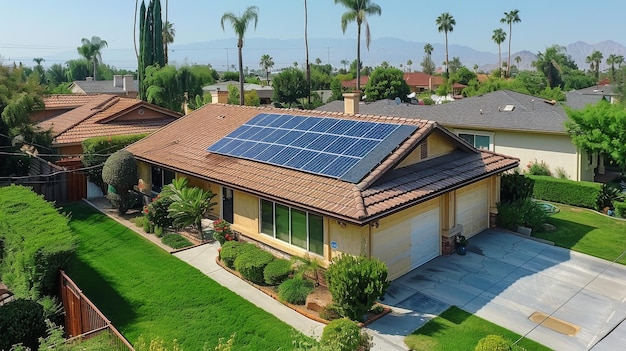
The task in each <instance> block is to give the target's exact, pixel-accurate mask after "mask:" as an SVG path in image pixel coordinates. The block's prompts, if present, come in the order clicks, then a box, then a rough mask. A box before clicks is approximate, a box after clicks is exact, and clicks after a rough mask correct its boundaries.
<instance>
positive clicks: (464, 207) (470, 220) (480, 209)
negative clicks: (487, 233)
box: [456, 181, 489, 237]
mask: <svg viewBox="0 0 626 351" xmlns="http://www.w3.org/2000/svg"><path fill="white" fill-rule="evenodd" d="M456 203H457V206H456V209H457V211H456V222H457V223H458V224H461V225H463V234H464V235H465V236H467V237H470V236H472V235H474V234H477V233H480V232H481V231H483V230H485V229H487V227H488V226H489V183H488V182H487V181H481V182H478V183H476V184H472V185H470V186H467V187H465V188H462V189H459V190H457V196H456Z"/></svg>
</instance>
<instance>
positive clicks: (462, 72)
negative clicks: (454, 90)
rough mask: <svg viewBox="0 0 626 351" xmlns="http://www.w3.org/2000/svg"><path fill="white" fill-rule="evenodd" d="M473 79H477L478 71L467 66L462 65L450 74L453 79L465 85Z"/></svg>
mask: <svg viewBox="0 0 626 351" xmlns="http://www.w3.org/2000/svg"><path fill="white" fill-rule="evenodd" d="M472 79H476V73H474V72H472V71H470V70H469V69H468V68H467V67H465V66H461V68H459V69H458V70H456V71H455V72H454V73H452V74H451V75H450V80H451V81H453V82H456V83H461V84H465V85H467V84H468V83H469V82H470V81H471V80H472Z"/></svg>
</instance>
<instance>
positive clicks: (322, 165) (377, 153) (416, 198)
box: [127, 94, 518, 279]
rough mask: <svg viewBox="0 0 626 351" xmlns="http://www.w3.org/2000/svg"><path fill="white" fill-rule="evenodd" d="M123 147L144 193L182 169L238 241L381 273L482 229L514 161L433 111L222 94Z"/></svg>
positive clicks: (393, 273)
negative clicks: (282, 102) (211, 198)
mask: <svg viewBox="0 0 626 351" xmlns="http://www.w3.org/2000/svg"><path fill="white" fill-rule="evenodd" d="M345 96H346V99H345V102H346V104H347V105H348V108H351V109H355V108H356V109H358V107H359V104H358V94H346V95H345ZM355 112H357V113H358V110H357V111H355ZM127 150H129V151H130V152H131V153H133V154H134V156H135V158H136V159H137V161H138V168H139V176H140V179H141V180H142V181H143V182H144V184H147V185H149V186H148V187H146V189H148V190H147V191H150V189H152V190H153V192H158V191H160V189H161V188H162V187H163V185H165V184H168V183H169V182H170V181H171V180H172V179H173V178H174V177H186V178H187V179H188V180H189V184H190V185H192V186H199V187H202V188H204V189H210V190H211V191H212V192H213V193H215V194H218V197H216V199H217V200H218V201H217V202H218V204H217V205H216V206H215V207H214V208H213V209H212V214H213V215H215V216H219V217H221V218H224V219H225V220H227V221H228V222H230V223H232V228H233V230H235V231H236V232H238V233H239V235H240V236H241V237H243V238H244V239H245V240H248V241H253V242H256V243H258V244H260V245H262V246H264V247H266V248H268V249H271V250H272V251H273V252H275V253H277V254H284V255H286V256H300V257H308V258H311V259H316V260H319V261H320V263H321V264H322V265H324V266H326V265H328V264H329V262H330V260H331V259H332V258H333V257H335V256H337V255H339V254H341V253H347V254H352V255H365V256H368V257H377V258H379V259H380V260H382V261H383V262H385V263H386V264H387V266H388V268H389V277H390V279H395V278H398V277H399V276H401V275H402V274H404V273H406V272H408V271H410V270H412V269H414V268H416V267H418V266H420V265H422V264H424V263H425V262H427V261H429V260H431V259H432V258H435V257H437V256H438V255H441V254H449V253H450V252H451V250H452V245H453V244H452V242H453V240H454V237H455V235H457V234H461V233H462V234H464V235H466V236H468V237H470V236H472V235H474V234H476V233H478V232H480V231H482V230H484V229H486V228H488V227H489V225H490V220H494V219H495V213H496V211H497V210H496V204H497V203H498V201H499V194H500V193H499V192H500V174H501V173H502V172H504V171H507V170H510V169H513V168H515V167H517V166H518V160H517V159H515V158H512V157H509V156H504V155H500V154H496V153H493V152H490V151H486V150H478V149H475V148H473V147H472V146H470V145H469V144H467V143H466V142H465V141H463V140H462V139H460V138H458V137H457V136H455V135H454V134H452V133H451V132H449V131H448V130H447V129H445V128H443V127H441V126H440V125H438V124H437V123H436V122H432V121H427V120H418V119H404V118H394V117H386V116H369V115H358V116H356V115H348V114H343V113H328V112H320V111H304V110H290V109H274V108H256V107H245V106H235V105H223V104H209V105H205V106H204V107H202V108H200V109H198V110H196V111H194V112H193V113H191V114H189V115H187V116H185V117H184V118H182V119H180V120H178V121H176V122H174V123H172V124H170V125H168V126H167V127H165V128H163V129H161V130H159V131H157V132H155V133H153V134H152V135H150V136H148V137H146V138H144V139H142V140H140V141H138V142H136V143H134V144H132V145H130V146H128V147H127Z"/></svg>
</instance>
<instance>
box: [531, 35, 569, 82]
mask: <svg viewBox="0 0 626 351" xmlns="http://www.w3.org/2000/svg"><path fill="white" fill-rule="evenodd" d="M532 65H533V67H535V68H537V71H539V72H541V73H543V75H544V76H545V77H546V79H547V80H548V85H549V86H550V87H551V88H554V87H557V86H560V87H563V75H564V74H566V73H567V72H568V71H570V70H575V69H578V67H577V66H576V63H575V62H574V61H573V60H572V58H571V57H570V56H568V55H567V54H566V51H565V47H563V46H558V45H553V46H551V47H549V48H546V50H545V51H544V52H543V53H542V52H540V53H538V54H537V60H535V61H533V62H532Z"/></svg>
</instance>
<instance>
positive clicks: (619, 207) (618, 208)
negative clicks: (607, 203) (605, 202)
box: [613, 201, 626, 218]
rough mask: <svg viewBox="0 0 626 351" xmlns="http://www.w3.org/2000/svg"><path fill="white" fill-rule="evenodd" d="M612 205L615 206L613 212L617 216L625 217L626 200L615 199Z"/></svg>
mask: <svg viewBox="0 0 626 351" xmlns="http://www.w3.org/2000/svg"><path fill="white" fill-rule="evenodd" d="M613 206H615V214H616V215H617V216H618V217H622V218H626V202H619V201H616V202H614V203H613Z"/></svg>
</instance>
